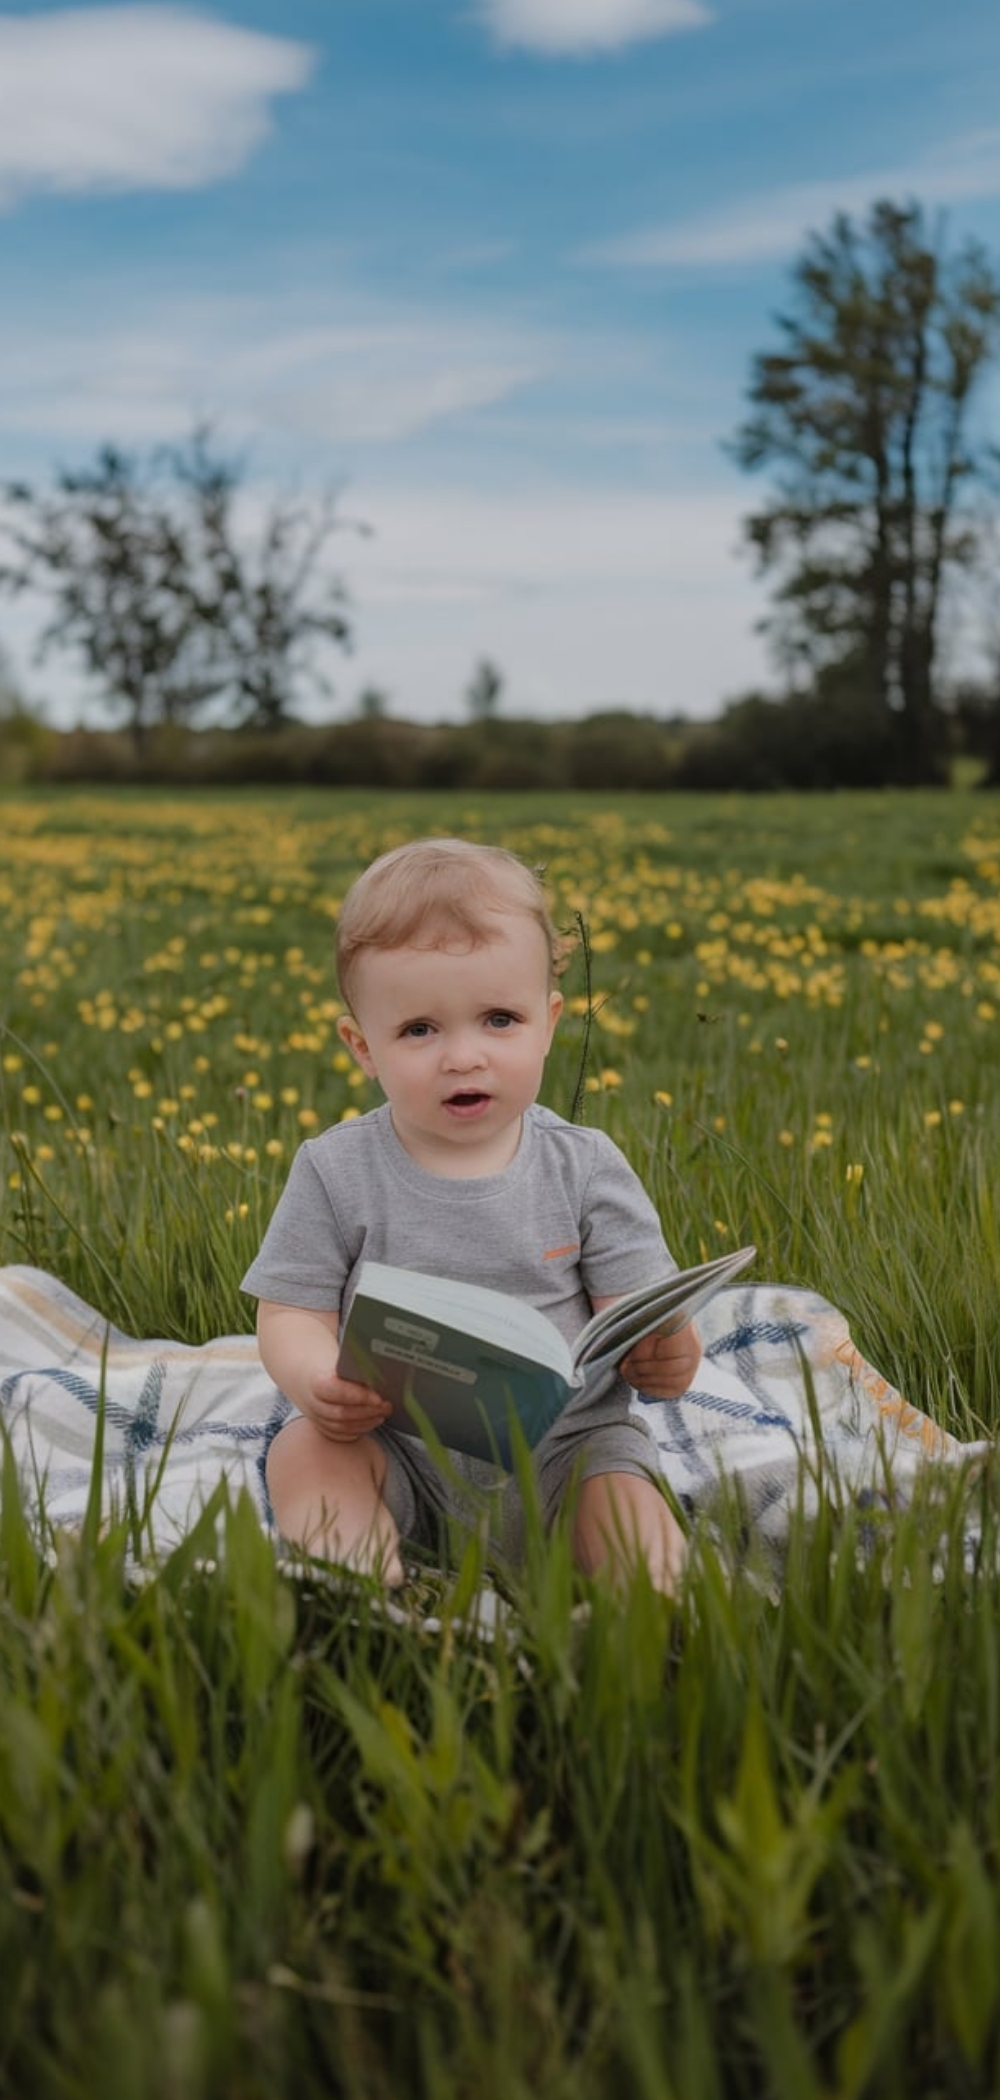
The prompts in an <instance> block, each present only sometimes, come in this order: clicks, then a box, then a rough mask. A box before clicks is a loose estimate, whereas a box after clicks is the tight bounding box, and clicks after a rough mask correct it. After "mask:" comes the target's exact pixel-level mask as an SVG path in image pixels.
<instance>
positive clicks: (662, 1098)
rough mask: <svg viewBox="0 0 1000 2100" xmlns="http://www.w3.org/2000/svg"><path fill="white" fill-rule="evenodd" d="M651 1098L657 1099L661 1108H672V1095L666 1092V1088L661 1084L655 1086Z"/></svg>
mask: <svg viewBox="0 0 1000 2100" xmlns="http://www.w3.org/2000/svg"><path fill="white" fill-rule="evenodd" d="M653 1100H654V1101H658V1102H659V1104H660V1107H661V1108H673V1105H674V1097H673V1095H672V1094H668V1093H667V1091H666V1088H665V1087H662V1086H661V1087H657V1089H656V1092H655V1094H654V1095H653Z"/></svg>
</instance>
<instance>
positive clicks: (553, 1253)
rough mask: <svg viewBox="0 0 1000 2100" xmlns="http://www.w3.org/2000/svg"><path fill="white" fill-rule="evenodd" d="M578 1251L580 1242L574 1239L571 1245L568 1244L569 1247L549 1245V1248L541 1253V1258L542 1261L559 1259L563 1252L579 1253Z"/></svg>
mask: <svg viewBox="0 0 1000 2100" xmlns="http://www.w3.org/2000/svg"><path fill="white" fill-rule="evenodd" d="M579 1252H580V1242H579V1240H576V1241H575V1242H574V1243H573V1245H572V1246H570V1247H549V1248H548V1249H547V1250H546V1252H545V1253H544V1254H543V1255H542V1260H543V1261H559V1259H560V1258H561V1256H562V1255H564V1254H579Z"/></svg>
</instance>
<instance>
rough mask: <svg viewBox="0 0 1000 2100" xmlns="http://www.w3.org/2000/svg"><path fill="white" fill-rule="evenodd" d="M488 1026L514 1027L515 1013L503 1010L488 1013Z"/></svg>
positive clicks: (515, 1022) (515, 1023)
mask: <svg viewBox="0 0 1000 2100" xmlns="http://www.w3.org/2000/svg"><path fill="white" fill-rule="evenodd" d="M489 1026H490V1027H491V1028H516V1026H517V1015H516V1014H508V1013H505V1012H503V1011H501V1012H499V1013H495V1014H490V1016H489Z"/></svg>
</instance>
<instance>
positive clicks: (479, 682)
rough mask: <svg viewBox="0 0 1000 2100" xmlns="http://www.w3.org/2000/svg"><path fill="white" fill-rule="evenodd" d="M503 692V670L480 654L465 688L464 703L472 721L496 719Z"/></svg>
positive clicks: (491, 720)
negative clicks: (499, 669)
mask: <svg viewBox="0 0 1000 2100" xmlns="http://www.w3.org/2000/svg"><path fill="white" fill-rule="evenodd" d="M502 692H503V672H502V671H498V670H497V667H496V664H494V663H491V662H490V659H489V657H488V656H482V657H480V659H479V662H478V664H477V665H476V668H475V670H474V671H473V674H472V677H471V678H470V680H469V683H468V685H467V686H466V688H465V704H466V707H467V708H468V710H469V716H470V719H471V720H472V721H473V722H493V721H495V720H496V715H497V709H498V708H499V705H500V695H501V693H502Z"/></svg>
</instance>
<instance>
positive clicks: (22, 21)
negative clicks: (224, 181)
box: [0, 6, 313, 206]
mask: <svg viewBox="0 0 1000 2100" xmlns="http://www.w3.org/2000/svg"><path fill="white" fill-rule="evenodd" d="M312 65H313V57H312V53H311V52H310V51H309V50H308V49H307V48H306V46H305V45H303V44H295V43H291V42H289V41H288V40H286V39H284V38H281V37H274V36H263V35H259V34H258V33H257V32H256V31H253V30H248V29H239V28H236V27H234V26H233V25H232V24H230V23H226V22H217V21H213V20H212V19H211V18H210V17H209V16H207V15H200V14H192V13H190V12H189V11H188V10H187V9H182V8H179V7H172V6H151V7H135V6H125V7H83V8H77V9H72V10H70V9H60V10H58V11H56V12H55V13H52V14H45V15H36V16H27V15H0V205H6V206H10V205H11V204H12V203H14V202H15V201H17V200H18V199H19V198H21V197H23V196H26V195H28V194H30V193H31V192H33V191H64V192H84V191H115V190H131V189H197V188H199V187H200V186H201V185H202V184H204V183H208V182H215V181H218V180H219V179H220V178H222V177H224V176H227V175H231V174H233V173H235V172H236V170H237V169H239V168H240V167H242V165H243V163H244V162H245V160H246V159H247V157H248V155H249V154H250V153H251V152H252V150H253V148H254V147H255V146H256V145H257V144H258V143H259V142H260V140H261V139H262V138H264V137H265V136H266V134H267V131H268V129H269V102H270V98H271V97H272V96H274V95H277V94H283V93H288V92H289V91H291V90H292V89H295V88H301V87H302V86H303V85H304V84H305V82H306V80H307V79H308V76H309V73H310V71H311V69H312Z"/></svg>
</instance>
